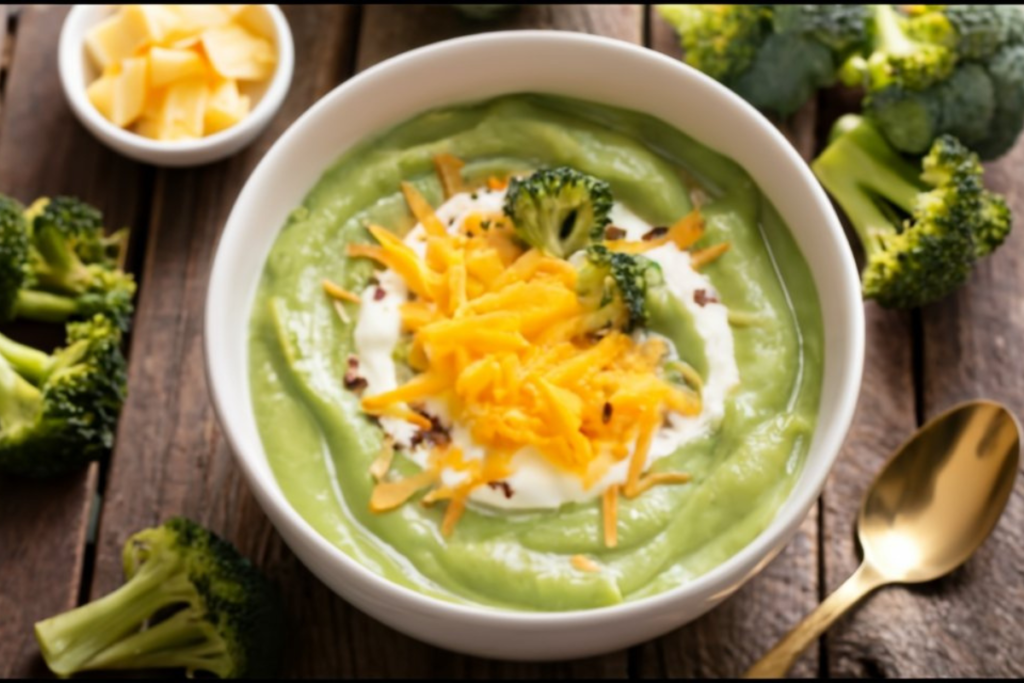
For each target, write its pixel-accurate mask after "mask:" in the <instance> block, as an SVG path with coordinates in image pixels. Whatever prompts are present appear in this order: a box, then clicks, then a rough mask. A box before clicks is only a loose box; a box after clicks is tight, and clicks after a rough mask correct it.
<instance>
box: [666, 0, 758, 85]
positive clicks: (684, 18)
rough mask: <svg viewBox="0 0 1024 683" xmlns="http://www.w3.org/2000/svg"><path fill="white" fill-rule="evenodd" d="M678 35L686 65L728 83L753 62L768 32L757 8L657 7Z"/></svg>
mask: <svg viewBox="0 0 1024 683" xmlns="http://www.w3.org/2000/svg"><path fill="white" fill-rule="evenodd" d="M658 12H659V13H660V14H661V16H662V17H664V19H665V21H667V22H668V23H669V24H671V25H672V27H673V28H675V30H676V32H677V33H678V34H679V40H680V42H681V43H682V46H683V50H684V52H685V54H684V55H683V59H684V60H685V61H686V63H687V64H689V65H690V66H692V67H694V68H695V69H699V70H701V71H703V72H704V73H706V74H707V75H708V76H711V77H712V78H714V79H716V80H719V81H722V82H723V83H728V82H729V81H731V80H732V79H733V78H736V77H737V76H739V75H740V74H742V73H743V72H745V71H746V70H747V69H748V68H749V67H750V65H751V64H753V62H754V58H755V56H756V55H757V50H758V48H760V46H761V42H762V41H763V40H764V37H765V35H766V34H767V31H768V26H767V24H766V22H765V19H766V17H767V12H766V9H765V7H764V6H759V5H659V6H658Z"/></svg>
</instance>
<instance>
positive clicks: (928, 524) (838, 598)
mask: <svg viewBox="0 0 1024 683" xmlns="http://www.w3.org/2000/svg"><path fill="white" fill-rule="evenodd" d="M1019 462H1020V425H1019V424H1018V423H1017V420H1016V418H1014V416H1013V414H1012V413H1011V412H1010V411H1009V410H1007V409H1006V408H1005V407H1003V406H1002V405H1000V404H998V403H995V402H993V401H971V402H969V403H963V404H961V405H959V406H956V407H954V408H951V409H950V410H947V411H946V412H945V413H942V414H941V415H939V416H937V417H935V418H934V419H932V420H931V421H930V422H929V423H928V424H926V425H925V426H923V427H921V429H919V430H917V432H916V433H915V434H914V435H913V436H912V437H911V438H910V439H909V440H908V441H907V442H906V443H904V444H903V445H902V446H900V448H899V449H898V450H897V451H896V452H895V453H894V454H893V456H892V458H890V459H889V462H888V463H887V464H886V466H885V467H884V468H883V469H882V471H881V472H879V474H878V476H877V477H875V480H874V481H873V482H872V483H871V486H870V487H869V489H868V493H867V495H866V496H865V498H864V502H863V504H862V505H861V509H860V514H859V515H858V517H857V535H858V538H859V539H860V545H861V548H862V549H863V550H864V561H863V562H862V563H861V565H860V567H858V569H857V571H856V572H854V574H853V576H851V577H850V578H849V579H847V580H846V582H845V583H843V585H842V586H840V587H839V588H838V589H836V591H835V592H834V593H832V595H830V596H828V597H827V598H826V599H825V601H824V602H822V603H821V604H820V605H818V607H817V609H815V610H814V612H812V613H811V614H810V615H809V616H808V617H807V618H806V619H804V620H803V622H801V623H800V624H799V625H798V626H797V627H796V628H794V629H793V630H792V631H790V632H789V633H788V634H787V635H786V636H785V637H784V638H783V639H782V640H781V641H779V643H778V644H777V645H776V646H775V647H774V648H772V649H771V651H770V652H768V654H766V655H765V656H764V657H762V658H761V660H760V661H759V662H758V663H757V664H755V665H754V666H753V667H751V668H750V670H749V671H747V674H746V677H747V678H775V677H779V676H783V675H785V673H786V671H788V670H789V667H790V666H792V665H793V662H794V661H796V658H797V657H798V656H799V655H800V653H801V652H803V650H804V649H805V648H806V647H807V646H808V645H809V644H810V643H811V642H812V641H813V640H814V639H815V638H817V637H818V636H819V635H821V634H822V633H823V632H824V631H825V629H827V628H828V627H829V626H831V625H832V624H833V623H834V622H835V621H836V619H838V618H839V617H840V616H842V615H843V613H845V612H846V611H847V610H848V609H850V607H852V606H853V605H855V604H856V603H857V601H858V600H860V599H861V598H863V597H864V596H865V595H867V594H868V593H870V592H871V591H873V590H875V589H876V588H878V587H879V586H884V585H886V584H890V583H920V582H922V581H931V580H933V579H937V578H939V577H940V576H944V575H946V574H948V573H949V572H951V571H953V570H954V569H956V568H957V567H959V566H960V565H961V564H963V563H964V562H965V561H966V560H967V558H968V557H970V556H971V555H972V554H973V553H974V551H975V550H977V549H978V546H980V545H981V544H982V542H983V541H984V540H985V539H986V538H988V536H989V534H991V533H992V530H993V529H994V528H995V526H996V523H997V522H998V521H999V517H1000V515H1002V514H1003V509H1004V508H1005V507H1006V502H1007V501H1008V500H1009V499H1010V494H1011V492H1012V491H1013V484H1014V479H1015V478H1016V475H1017V467H1018V464H1019Z"/></svg>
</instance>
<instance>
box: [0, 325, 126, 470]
mask: <svg viewBox="0 0 1024 683" xmlns="http://www.w3.org/2000/svg"><path fill="white" fill-rule="evenodd" d="M125 384H126V371H125V359H124V356H123V355H122V353H121V332H120V330H119V329H118V328H117V327H115V326H114V325H113V324H112V323H111V322H110V321H109V320H108V319H106V318H104V317H103V316H97V317H95V318H94V319H93V320H91V321H88V322H81V323H71V324H69V325H68V332H67V345H66V346H65V347H64V348H62V349H59V350H57V351H56V352H54V353H53V354H46V353H43V352H42V351H39V350H37V349H34V348H32V347H29V346H25V345H22V344H19V343H17V342H15V341H13V340H11V339H9V338H7V337H5V336H3V335H0V471H2V472H6V473H9V474H16V475H21V476H30V477H46V476H56V475H60V474H64V473H67V472H69V471H72V470H75V469H78V468H80V467H82V466H84V465H85V464H86V463H88V462H90V461H92V460H97V459H99V458H101V457H103V456H105V455H106V454H107V453H109V452H110V449H111V447H112V446H113V443H114V434H115V431H116V427H117V419H118V415H119V414H120V412H121V406H122V405H123V404H124V398H125Z"/></svg>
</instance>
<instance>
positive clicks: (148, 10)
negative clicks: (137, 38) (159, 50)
mask: <svg viewBox="0 0 1024 683" xmlns="http://www.w3.org/2000/svg"><path fill="white" fill-rule="evenodd" d="M121 12H122V14H124V17H125V21H127V22H129V23H130V24H132V25H133V26H135V28H136V30H137V31H138V32H139V33H141V34H143V35H145V37H146V42H148V43H160V42H162V41H164V40H166V38H167V36H168V34H170V33H171V32H173V31H174V30H176V28H177V26H178V25H180V24H181V18H180V17H179V16H178V15H177V14H176V13H175V12H173V11H171V9H170V8H168V7H167V6H166V5H125V6H124V8H123V9H122V10H121Z"/></svg>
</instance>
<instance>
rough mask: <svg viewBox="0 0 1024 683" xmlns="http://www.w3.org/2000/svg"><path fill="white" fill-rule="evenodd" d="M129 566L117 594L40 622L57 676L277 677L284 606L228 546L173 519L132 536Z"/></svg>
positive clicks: (127, 557) (42, 638)
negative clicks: (157, 672) (176, 673)
mask: <svg viewBox="0 0 1024 683" xmlns="http://www.w3.org/2000/svg"><path fill="white" fill-rule="evenodd" d="M123 563H124V572H125V578H126V581H125V583H124V584H123V585H122V586H121V587H120V588H118V589H117V590H115V591H114V592H113V593H110V594H108V595H106V596H104V597H102V598H100V599H98V600H96V601H94V602H91V603H89V604H87V605H83V606H81V607H78V608H77V609H73V610H71V611H70V612H65V613H64V614H60V615H58V616H55V617H51V618H49V619H46V620H43V621H40V622H38V623H37V624H36V625H35V634H36V639H37V640H38V641H39V646H40V649H41V651H42V654H43V658H44V660H45V661H46V664H47V666H49V667H50V670H51V671H53V672H54V673H55V674H57V675H59V676H70V675H71V674H74V673H78V672H81V671H96V670H114V669H164V668H167V669H184V670H185V671H186V673H187V675H189V676H190V677H191V676H192V675H193V674H194V673H195V672H196V671H204V672H208V673H211V674H213V675H215V676H217V677H219V678H243V677H269V676H273V675H274V674H275V672H276V669H277V666H278V664H279V660H280V654H281V645H282V642H283V633H282V621H283V619H282V609H281V605H280V601H279V598H278V596H277V595H276V593H275V591H274V590H273V588H272V586H271V585H270V584H269V583H268V582H267V581H266V579H265V578H264V577H263V576H262V575H260V573H259V572H258V571H257V570H256V569H255V568H254V567H253V566H252V564H250V563H249V561H248V560H246V559H245V558H244V557H242V556H241V555H240V554H239V553H238V551H237V550H236V549H235V548H234V547H233V546H232V545H230V544H229V543H227V542H226V541H224V540H222V539H221V538H219V537H217V536H216V535H215V534H213V533H212V532H210V531H209V530H207V529H204V528H203V527H201V526H199V525H198V524H196V523H195V522H191V521H189V520H186V519H182V518H174V519H171V520H169V521H167V522H166V523H164V524H163V525H161V526H159V527H156V528H152V529H145V530H143V531H140V532H138V533H136V534H135V535H133V536H132V537H131V538H129V539H128V541H127V542H126V543H125V546H124V550H123ZM171 610H174V611H173V612H171Z"/></svg>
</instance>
